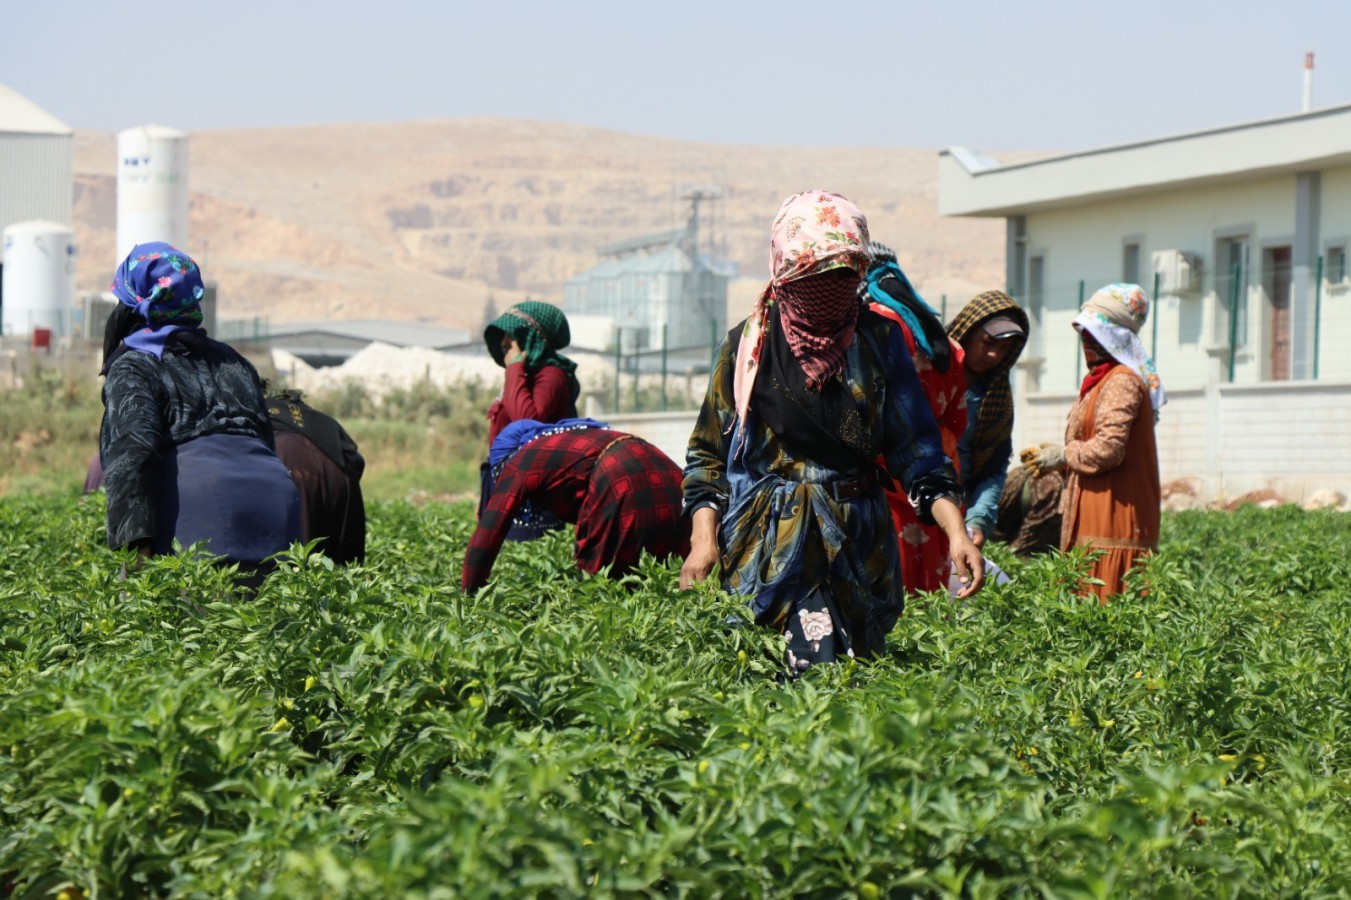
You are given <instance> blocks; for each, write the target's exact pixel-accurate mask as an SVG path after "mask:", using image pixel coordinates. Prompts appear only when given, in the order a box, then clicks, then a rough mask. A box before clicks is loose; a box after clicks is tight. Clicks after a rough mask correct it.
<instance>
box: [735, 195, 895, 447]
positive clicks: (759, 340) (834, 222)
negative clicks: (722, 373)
mask: <svg viewBox="0 0 1351 900" xmlns="http://www.w3.org/2000/svg"><path fill="white" fill-rule="evenodd" d="M769 243H770V255H769V272H770V280H769V284H768V285H766V286H765V289H764V290H763V291H762V292H761V293H760V297H759V299H757V300H756V302H755V309H754V310H752V311H751V314H750V316H749V317H748V318H747V319H746V327H745V328H744V329H743V330H742V333H741V343H740V344H739V345H738V348H737V364H736V371H735V374H734V376H733V385H734V386H733V394H734V395H735V398H736V411H737V421H745V418H746V411H747V409H748V408H749V406H750V397H751V388H752V386H753V385H754V384H755V375H756V372H757V371H758V370H759V367H760V350H761V347H762V345H763V343H764V337H765V328H766V326H767V325H768V323H769V310H770V308H771V307H772V306H773V305H774V303H775V302H776V300H778V299H779V294H780V290H781V289H782V287H783V286H784V285H786V284H789V283H790V282H793V281H797V280H798V279H800V278H806V277H807V276H808V275H817V274H820V273H821V272H827V271H829V270H831V269H839V268H850V269H853V270H854V271H855V272H857V273H858V274H859V275H860V276H862V275H863V274H864V273H866V272H867V269H868V263H869V262H870V261H871V256H870V254H869V252H868V220H867V218H866V217H865V216H864V215H863V211H862V210H860V209H859V208H858V207H857V206H855V205H854V204H853V203H851V202H850V201H849V200H847V199H845V198H844V197H842V196H840V195H839V194H836V193H833V192H831V191H821V190H812V191H803V192H802V193H800V194H793V195H792V196H791V197H789V198H788V199H787V200H785V201H783V205H782V206H780V207H779V214H778V215H777V216H776V217H775V218H774V224H773V225H772V226H771V228H770V242H769Z"/></svg>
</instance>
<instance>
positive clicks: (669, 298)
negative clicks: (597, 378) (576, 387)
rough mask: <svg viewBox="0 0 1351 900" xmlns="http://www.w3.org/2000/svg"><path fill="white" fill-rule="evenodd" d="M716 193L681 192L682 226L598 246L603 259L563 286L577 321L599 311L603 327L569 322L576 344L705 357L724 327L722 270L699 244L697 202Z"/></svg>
mask: <svg viewBox="0 0 1351 900" xmlns="http://www.w3.org/2000/svg"><path fill="white" fill-rule="evenodd" d="M715 197H716V194H713V193H712V192H708V191H695V192H693V193H691V194H689V195H687V197H686V199H688V200H689V201H690V203H691V213H690V217H689V220H688V223H687V224H686V226H685V227H684V228H679V229H676V230H674V231H668V232H663V233H661V234H653V235H647V236H644V237H638V238H634V239H632V240H628V241H623V242H621V243H617V244H611V245H610V246H607V247H602V248H600V250H599V253H600V255H601V256H603V257H605V261H604V262H602V263H600V264H599V265H597V266H596V267H595V268H592V269H589V270H588V271H586V272H583V273H582V274H580V275H578V276H577V277H575V278H573V279H571V280H569V281H568V282H567V283H566V284H565V285H564V286H563V309H564V310H565V311H566V312H567V314H568V316H569V318H570V319H571V318H574V317H575V318H576V319H577V320H578V322H579V324H581V323H582V322H583V321H585V319H587V318H592V319H594V318H595V317H602V318H603V319H604V320H605V321H607V322H608V324H609V326H610V329H612V330H609V331H607V330H605V329H594V328H588V327H583V328H574V340H573V342H574V343H575V344H578V345H579V346H582V347H587V348H588V349H593V350H610V349H615V348H613V347H611V346H605V345H606V344H612V343H613V342H614V341H615V340H616V339H617V340H618V344H619V346H618V349H619V350H620V352H622V353H623V354H624V355H633V354H643V353H649V354H655V353H660V352H661V351H663V350H666V351H668V352H670V353H671V354H672V355H673V356H675V357H685V356H688V357H691V358H697V359H699V360H702V361H703V362H704V363H707V360H708V353H709V348H710V346H712V345H714V344H716V343H717V341H719V340H721V339H722V336H723V334H724V333H725V332H726V331H727V281H728V279H727V276H726V275H724V274H722V273H721V272H719V271H717V270H716V269H715V268H713V266H711V265H710V264H709V263H708V262H707V261H706V260H705V259H704V258H703V257H702V256H701V254H700V253H699V252H698V247H699V208H700V204H701V202H703V201H707V200H710V199H714V198H715Z"/></svg>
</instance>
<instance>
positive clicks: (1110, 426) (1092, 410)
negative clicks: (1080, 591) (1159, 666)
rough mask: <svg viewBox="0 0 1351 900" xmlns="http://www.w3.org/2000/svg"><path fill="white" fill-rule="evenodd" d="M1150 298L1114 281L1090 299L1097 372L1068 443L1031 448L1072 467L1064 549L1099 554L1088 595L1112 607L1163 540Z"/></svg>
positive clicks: (1090, 339) (1086, 339)
mask: <svg viewBox="0 0 1351 900" xmlns="http://www.w3.org/2000/svg"><path fill="white" fill-rule="evenodd" d="M1148 315H1149V300H1148V298H1146V297H1145V292H1144V291H1143V290H1141V289H1140V287H1139V286H1138V285H1134V284H1110V285H1108V286H1107V287H1105V288H1103V289H1102V290H1100V291H1098V292H1097V293H1096V294H1094V295H1093V296H1092V297H1090V298H1088V302H1087V303H1085V304H1084V308H1083V310H1082V311H1081V312H1080V313H1079V316H1078V318H1076V319H1075V320H1074V327H1075V329H1076V330H1078V332H1079V338H1080V341H1081V342H1082V344H1083V349H1084V359H1085V361H1086V362H1087V363H1088V375H1087V376H1085V378H1084V383H1083V385H1082V386H1081V387H1080V389H1079V399H1078V401H1077V402H1076V403H1075V404H1074V406H1073V408H1072V409H1071V410H1070V416H1069V426H1068V427H1067V428H1066V429H1065V445H1064V446H1063V447H1062V446H1060V445H1056V444H1049V445H1043V446H1041V447H1028V448H1027V449H1025V450H1023V452H1022V454H1020V455H1021V457H1022V459H1023V462H1024V464H1025V465H1027V466H1028V467H1029V468H1030V469H1032V470H1033V471H1035V472H1036V473H1038V474H1040V473H1045V472H1050V471H1061V470H1063V471H1065V472H1066V473H1067V476H1068V477H1067V478H1066V482H1065V499H1064V520H1063V522H1062V523H1061V530H1060V546H1061V549H1062V550H1069V549H1070V548H1071V547H1088V548H1090V549H1091V550H1094V551H1097V554H1098V555H1097V558H1096V561H1095V562H1094V563H1093V568H1092V569H1091V570H1090V572H1089V575H1090V577H1092V578H1093V579H1095V580H1096V581H1099V582H1101V584H1092V585H1088V586H1087V587H1086V589H1087V591H1088V592H1089V593H1090V594H1092V595H1095V596H1096V597H1097V598H1098V602H1100V603H1106V602H1107V598H1108V597H1109V596H1111V595H1113V594H1119V593H1121V590H1122V588H1123V587H1124V580H1123V579H1124V577H1125V574H1126V572H1128V571H1129V570H1130V568H1131V567H1132V566H1133V565H1134V564H1135V563H1136V561H1137V560H1139V559H1140V557H1142V556H1144V555H1145V554H1147V553H1152V552H1153V551H1155V550H1157V549H1158V546H1159V506H1160V496H1161V494H1160V490H1159V458H1158V452H1157V449H1156V447H1155V443H1154V422H1155V420H1156V419H1157V418H1158V411H1159V408H1160V407H1161V406H1163V404H1164V403H1165V402H1166V401H1167V398H1166V395H1165V394H1164V391H1163V385H1162V384H1160V383H1159V375H1158V371H1157V370H1156V369H1155V368H1154V360H1152V359H1150V358H1149V354H1148V353H1146V352H1145V348H1144V345H1143V344H1142V343H1140V338H1139V332H1140V326H1141V325H1143V324H1144V323H1145V319H1146V317H1147V316H1148Z"/></svg>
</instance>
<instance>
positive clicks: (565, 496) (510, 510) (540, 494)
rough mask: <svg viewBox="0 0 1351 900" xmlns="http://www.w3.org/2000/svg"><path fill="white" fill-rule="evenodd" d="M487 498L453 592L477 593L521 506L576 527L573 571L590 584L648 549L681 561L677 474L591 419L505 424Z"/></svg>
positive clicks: (683, 524)
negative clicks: (458, 589) (589, 577)
mask: <svg viewBox="0 0 1351 900" xmlns="http://www.w3.org/2000/svg"><path fill="white" fill-rule="evenodd" d="M488 461H489V464H490V465H491V467H492V478H493V484H492V499H491V500H489V501H488V504H487V506H486V507H485V508H484V510H483V514H482V515H480V516H479V520H478V527H477V528H475V529H474V536H473V537H472V538H471V539H470V541H469V549H468V551H466V553H465V556H464V572H463V574H462V575H461V579H460V584H461V587H463V588H464V589H465V590H466V591H475V590H478V589H479V588H481V587H483V585H484V584H486V583H487V581H488V576H489V575H490V574H491V573H492V569H493V563H494V562H495V561H496V560H497V554H498V553H499V552H500V551H501V549H502V542H503V541H504V540H506V536H507V530H508V529H509V528H510V527H511V522H512V520H513V519H514V518H515V517H516V514H517V513H518V512H519V511H520V510H521V508H522V507H523V506H525V505H526V504H529V505H530V506H533V507H534V508H535V509H538V510H542V511H547V512H549V513H551V514H553V515H554V516H556V517H557V518H558V519H559V521H563V522H575V523H576V525H577V544H576V552H575V557H576V560H577V567H578V568H579V569H581V570H582V571H583V572H586V573H587V574H589V575H594V574H595V573H597V572H599V571H600V570H601V569H603V568H604V567H606V566H609V567H610V571H611V573H612V574H614V575H620V574H623V573H625V572H627V571H629V570H631V569H632V568H633V567H634V566H635V565H637V563H638V557H639V556H640V555H641V554H642V553H643V551H644V550H646V551H647V552H648V553H651V554H652V555H653V556H657V557H661V558H665V557H667V556H672V555H679V556H683V555H685V554H686V553H688V552H689V549H690V526H689V522H688V520H686V519H684V518H683V517H682V516H681V515H680V469H679V468H677V467H676V464H675V463H673V462H671V460H670V459H668V458H667V457H666V454H664V453H662V452H661V451H660V450H658V449H657V448H656V447H653V446H652V445H651V444H649V443H647V441H644V440H642V439H640V438H636V437H634V436H633V435H631V434H624V433H623V432H619V431H611V430H610V429H609V428H607V427H605V425H604V423H601V422H596V421H594V420H592V419H564V420H563V421H561V422H556V423H553V424H549V423H545V422H535V421H532V420H529V419H526V420H523V421H520V422H513V423H512V424H511V425H508V426H507V427H506V428H505V429H503V431H502V433H501V434H500V435H498V436H497V440H495V441H493V446H492V452H491V454H490V456H489V459H488Z"/></svg>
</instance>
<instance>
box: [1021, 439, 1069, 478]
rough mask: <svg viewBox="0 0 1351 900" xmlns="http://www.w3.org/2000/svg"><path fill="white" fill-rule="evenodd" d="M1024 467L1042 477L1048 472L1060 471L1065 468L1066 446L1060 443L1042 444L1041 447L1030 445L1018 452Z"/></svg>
mask: <svg viewBox="0 0 1351 900" xmlns="http://www.w3.org/2000/svg"><path fill="white" fill-rule="evenodd" d="M1018 459H1019V460H1021V461H1022V464H1023V468H1024V469H1027V471H1029V472H1031V473H1032V474H1033V475H1035V476H1037V477H1038V478H1040V477H1041V476H1042V475H1045V474H1046V473H1047V472H1059V471H1061V470H1062V469H1064V468H1065V448H1064V447H1063V446H1062V445H1060V444H1042V445H1041V446H1040V447H1028V448H1027V449H1025V450H1023V451H1022V452H1021V453H1019V454H1018Z"/></svg>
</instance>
